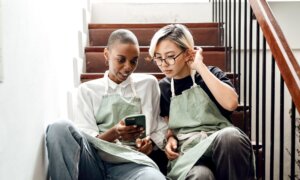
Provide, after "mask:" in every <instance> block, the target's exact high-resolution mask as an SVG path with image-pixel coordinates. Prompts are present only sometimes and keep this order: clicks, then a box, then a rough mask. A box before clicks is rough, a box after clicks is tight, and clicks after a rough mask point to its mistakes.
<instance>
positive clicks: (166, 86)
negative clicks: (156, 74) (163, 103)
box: [159, 77, 171, 94]
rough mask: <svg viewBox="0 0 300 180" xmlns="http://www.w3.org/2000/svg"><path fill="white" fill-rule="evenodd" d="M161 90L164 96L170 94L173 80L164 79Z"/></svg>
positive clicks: (161, 82) (160, 85)
mask: <svg viewBox="0 0 300 180" xmlns="http://www.w3.org/2000/svg"><path fill="white" fill-rule="evenodd" d="M159 88H160V90H161V93H162V94H164V93H166V92H168V91H169V90H170V88H171V79H170V78H167V77H164V78H163V79H161V80H160V81H159Z"/></svg>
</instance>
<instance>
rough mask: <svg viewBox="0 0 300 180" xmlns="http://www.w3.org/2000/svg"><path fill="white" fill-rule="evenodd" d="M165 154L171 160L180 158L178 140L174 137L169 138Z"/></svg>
mask: <svg viewBox="0 0 300 180" xmlns="http://www.w3.org/2000/svg"><path fill="white" fill-rule="evenodd" d="M165 153H166V155H167V157H168V159H169V160H174V159H176V158H178V156H179V153H177V140H176V139H175V138H174V137H173V136H171V137H169V138H168V142H167V144H166V147H165Z"/></svg>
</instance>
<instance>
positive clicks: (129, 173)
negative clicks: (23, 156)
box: [46, 121, 165, 180]
mask: <svg viewBox="0 0 300 180" xmlns="http://www.w3.org/2000/svg"><path fill="white" fill-rule="evenodd" d="M46 145H47V149H48V158H49V174H50V177H51V180H76V179H79V180H81V179H82V180H94V179H95V180H96V179H97V180H102V179H107V180H117V179H120V180H121V179H122V180H124V179H125V180H126V179H128V180H129V179H145V180H148V179H149V180H150V179H153V180H156V179H157V180H159V179H165V177H164V176H163V175H162V174H161V173H160V172H159V171H158V170H156V169H155V168H152V167H149V166H144V165H139V164H136V163H126V164H110V163H107V162H105V161H102V160H101V159H100V156H99V155H98V154H97V152H96V149H95V148H94V147H93V146H92V145H91V144H89V143H88V141H87V140H86V138H85V136H84V135H83V134H81V133H80V132H79V131H78V130H77V129H76V128H75V127H74V125H73V124H72V122H71V121H59V122H56V123H54V124H51V125H49V126H48V128H47V132H46Z"/></svg>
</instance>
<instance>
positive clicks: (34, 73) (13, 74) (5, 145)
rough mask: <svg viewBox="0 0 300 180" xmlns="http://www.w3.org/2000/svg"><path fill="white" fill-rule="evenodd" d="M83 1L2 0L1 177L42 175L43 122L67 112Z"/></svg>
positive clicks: (25, 179)
mask: <svg viewBox="0 0 300 180" xmlns="http://www.w3.org/2000/svg"><path fill="white" fill-rule="evenodd" d="M82 3H84V4H82ZM84 6H86V5H85V1H81V0H75V1H74V0H64V1H60V0H2V7H1V8H2V9H1V13H2V18H3V21H2V23H3V24H2V25H3V26H2V28H3V29H2V33H3V37H2V40H1V41H2V42H1V43H2V45H3V54H2V57H3V59H2V62H3V72H4V79H3V83H0V124H1V125H0V144H1V145H0V179H3V180H4V179H11V180H19V179H22V180H31V179H36V180H41V179H45V177H46V173H47V171H46V165H47V157H46V156H45V142H44V134H45V127H46V126H47V125H48V124H49V123H51V122H53V121H55V120H56V119H57V118H59V117H66V116H67V91H68V90H69V89H71V88H73V87H74V84H73V82H74V79H73V69H72V68H73V58H74V57H78V56H79V48H78V33H79V32H80V31H82V7H84Z"/></svg>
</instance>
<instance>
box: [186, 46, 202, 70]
mask: <svg viewBox="0 0 300 180" xmlns="http://www.w3.org/2000/svg"><path fill="white" fill-rule="evenodd" d="M192 54H193V55H192V56H191V58H190V59H189V60H188V61H187V62H186V63H187V65H188V66H189V67H190V68H191V69H193V70H196V68H197V67H199V66H201V65H202V64H203V56H202V48H200V47H199V48H197V49H196V50H194V51H193V52H192Z"/></svg>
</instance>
